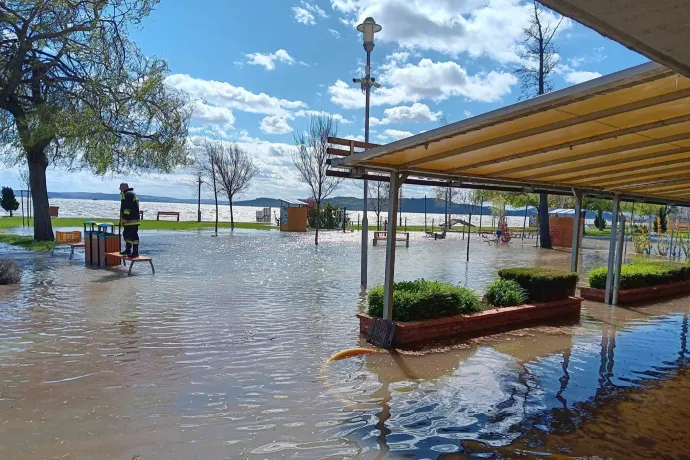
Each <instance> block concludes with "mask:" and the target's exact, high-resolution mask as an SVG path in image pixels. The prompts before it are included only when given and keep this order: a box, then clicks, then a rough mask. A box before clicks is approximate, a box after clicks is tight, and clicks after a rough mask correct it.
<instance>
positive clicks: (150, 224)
mask: <svg viewBox="0 0 690 460" xmlns="http://www.w3.org/2000/svg"><path fill="white" fill-rule="evenodd" d="M86 220H93V221H96V222H112V223H113V224H116V226H117V220H115V219H108V218H100V217H92V218H84V217H77V218H72V217H54V218H53V219H52V221H53V228H60V227H77V228H79V227H83V223H84V221H86ZM21 225H22V218H21V217H16V216H15V217H3V218H1V219H0V229H2V228H17V227H21ZM214 226H215V222H206V221H203V222H186V221H183V222H176V221H174V220H143V221H141V226H140V227H139V228H140V229H141V230H198V229H203V228H214ZM218 228H230V222H218ZM235 228H251V229H257V230H271V229H275V228H276V227H272V226H270V225H267V224H257V223H253V222H235Z"/></svg>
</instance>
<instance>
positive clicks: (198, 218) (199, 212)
mask: <svg viewBox="0 0 690 460" xmlns="http://www.w3.org/2000/svg"><path fill="white" fill-rule="evenodd" d="M198 179H199V193H198V194H197V207H196V221H197V222H201V176H199V178H198Z"/></svg>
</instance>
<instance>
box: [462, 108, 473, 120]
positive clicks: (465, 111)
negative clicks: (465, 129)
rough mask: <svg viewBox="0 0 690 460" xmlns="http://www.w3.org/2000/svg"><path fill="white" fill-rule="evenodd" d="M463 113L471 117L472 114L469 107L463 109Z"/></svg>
mask: <svg viewBox="0 0 690 460" xmlns="http://www.w3.org/2000/svg"><path fill="white" fill-rule="evenodd" d="M462 114H463V115H465V118H470V117H471V116H472V112H470V111H469V110H467V109H465V110H463V111H462Z"/></svg>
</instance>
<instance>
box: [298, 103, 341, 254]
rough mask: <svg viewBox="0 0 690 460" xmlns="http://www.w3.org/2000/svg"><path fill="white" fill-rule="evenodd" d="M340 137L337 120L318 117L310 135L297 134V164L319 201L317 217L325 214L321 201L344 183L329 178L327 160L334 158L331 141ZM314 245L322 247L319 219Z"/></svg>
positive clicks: (300, 176)
mask: <svg viewBox="0 0 690 460" xmlns="http://www.w3.org/2000/svg"><path fill="white" fill-rule="evenodd" d="M337 134H338V126H337V124H336V123H335V122H334V121H333V118H332V117H330V116H328V117H326V116H315V117H312V118H311V120H310V122H309V128H308V129H307V132H306V133H305V132H302V133H300V134H296V135H295V143H296V144H297V152H296V153H295V155H294V156H293V162H294V163H295V167H296V168H297V172H298V173H299V178H300V180H301V181H302V182H304V183H305V184H307V186H308V187H309V190H310V191H311V197H312V199H313V200H314V201H316V214H317V215H320V214H321V200H323V199H324V198H328V197H329V196H330V194H331V193H333V192H334V191H335V189H336V188H338V186H339V185H340V183H341V182H342V181H343V179H342V178H338V177H331V176H327V175H326V172H327V171H328V163H327V161H328V160H330V159H331V157H332V155H330V154H329V153H328V145H329V144H328V138H329V137H334V136H336V135H337ZM316 222H317V223H316V234H315V236H314V244H315V245H317V246H318V244H319V219H317V220H316Z"/></svg>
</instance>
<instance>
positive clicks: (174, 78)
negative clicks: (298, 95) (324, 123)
mask: <svg viewBox="0 0 690 460" xmlns="http://www.w3.org/2000/svg"><path fill="white" fill-rule="evenodd" d="M166 83H168V84H169V85H170V86H172V87H173V88H176V89H179V90H181V91H185V92H186V93H187V94H189V96H190V97H191V98H192V99H202V100H204V101H205V103H207V104H208V103H211V104H213V105H214V106H217V107H225V108H228V109H236V110H241V111H243V112H250V113H261V114H266V115H284V114H285V113H287V111H289V110H299V109H304V108H306V107H307V104H305V103H304V102H302V101H290V100H287V99H279V98H277V97H274V96H269V95H268V94H266V93H258V94H257V93H253V92H251V91H249V90H246V89H245V88H242V87H241V86H234V85H232V84H230V83H227V82H222V81H215V80H202V79H200V78H194V77H191V76H190V75H187V74H174V75H170V76H169V77H168V78H166Z"/></svg>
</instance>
